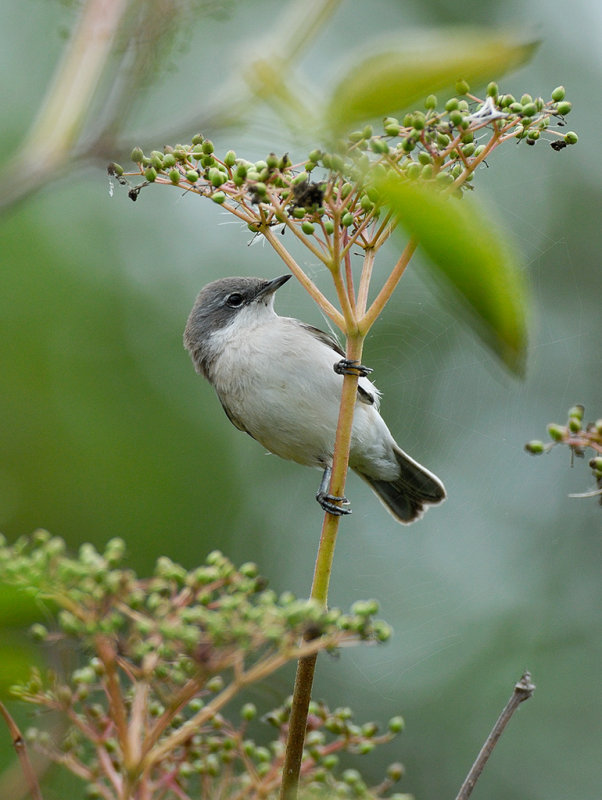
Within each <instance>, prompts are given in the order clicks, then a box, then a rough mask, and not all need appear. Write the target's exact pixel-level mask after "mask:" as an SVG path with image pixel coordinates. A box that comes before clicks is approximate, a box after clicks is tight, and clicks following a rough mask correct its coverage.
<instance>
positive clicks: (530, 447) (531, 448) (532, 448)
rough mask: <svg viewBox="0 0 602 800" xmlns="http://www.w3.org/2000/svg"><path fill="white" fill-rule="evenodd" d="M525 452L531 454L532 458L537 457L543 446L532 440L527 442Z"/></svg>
mask: <svg viewBox="0 0 602 800" xmlns="http://www.w3.org/2000/svg"><path fill="white" fill-rule="evenodd" d="M525 450H526V451H527V453H531V455H532V456H538V455H539V454H540V453H543V452H544V450H545V445H544V443H543V442H540V441H539V440H538V439H533V441H532V442H527V444H526V445H525Z"/></svg>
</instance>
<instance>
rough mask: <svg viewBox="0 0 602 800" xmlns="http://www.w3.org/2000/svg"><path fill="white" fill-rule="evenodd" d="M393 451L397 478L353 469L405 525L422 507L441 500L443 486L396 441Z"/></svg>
mask: <svg viewBox="0 0 602 800" xmlns="http://www.w3.org/2000/svg"><path fill="white" fill-rule="evenodd" d="M394 452H395V458H396V460H397V463H398V465H399V477H397V478H395V479H394V480H392V481H386V480H380V479H378V478H374V477H372V476H371V475H366V474H365V473H363V472H360V471H359V470H355V471H356V472H357V474H358V475H359V476H360V477H361V478H363V479H364V480H365V481H366V482H367V483H369V484H370V486H371V487H372V489H373V491H374V492H375V493H376V494H377V495H378V498H379V500H380V501H381V502H382V503H383V505H384V506H385V507H386V509H387V510H388V511H389V512H390V513H391V514H392V515H393V516H394V517H395V519H397V520H399V522H402V523H403V524H404V525H408V524H409V523H410V522H414V521H415V520H417V519H420V517H421V516H422V515H423V514H424V512H425V511H426V507H428V506H434V505H437V503H441V502H443V500H445V498H446V494H445V487H444V486H443V484H442V483H441V481H440V480H439V478H437V476H436V475H433V473H432V472H429V471H428V469H426V468H425V467H423V466H421V465H420V464H418V462H417V461H414V459H413V458H410V456H409V455H407V453H404V452H403V450H402V449H401V448H400V447H398V446H397V445H396V444H395V445H394Z"/></svg>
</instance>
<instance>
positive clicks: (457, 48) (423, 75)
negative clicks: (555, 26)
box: [326, 28, 537, 134]
mask: <svg viewBox="0 0 602 800" xmlns="http://www.w3.org/2000/svg"><path fill="white" fill-rule="evenodd" d="M536 46H537V43H535V42H529V43H517V42H516V37H515V36H513V37H510V35H507V36H505V35H501V34H499V33H492V32H491V31H489V30H486V29H483V30H480V29H475V28H450V29H449V30H439V31H434V32H432V33H427V34H416V33H415V32H414V33H412V34H411V35H409V34H405V35H403V36H396V37H395V38H394V39H393V38H391V37H389V38H387V39H385V40H384V41H383V40H381V41H379V42H375V43H373V44H372V47H371V51H372V52H371V53H370V54H369V55H368V56H366V57H365V58H364V59H363V60H362V61H356V62H355V63H354V65H353V66H352V67H351V68H350V69H349V70H348V71H347V73H346V74H345V75H344V76H343V78H342V79H341V80H340V82H339V83H338V85H337V86H336V87H335V90H334V92H333V94H332V97H331V99H330V102H329V104H328V106H327V108H326V122H327V124H328V126H329V127H330V129H331V130H333V131H334V132H335V133H339V134H340V133H342V132H344V131H345V130H346V129H348V128H349V127H350V126H352V125H354V124H356V123H357V122H364V121H366V120H368V119H370V118H373V117H383V116H386V115H388V114H392V113H394V112H396V111H401V110H403V109H407V108H408V107H409V106H413V105H415V104H416V103H421V102H422V101H423V100H424V98H425V97H426V96H427V95H429V94H431V93H432V92H437V91H440V90H444V89H451V90H453V88H454V86H455V85H456V82H457V81H458V80H465V81H468V83H469V84H474V85H479V84H483V83H487V82H489V81H491V80H493V79H495V78H497V77H499V76H500V75H501V74H502V73H504V72H506V71H508V70H510V69H514V68H515V67H517V66H519V65H520V64H522V63H523V62H525V61H527V60H528V59H529V58H530V57H531V55H532V54H533V52H534V50H535V48H536Z"/></svg>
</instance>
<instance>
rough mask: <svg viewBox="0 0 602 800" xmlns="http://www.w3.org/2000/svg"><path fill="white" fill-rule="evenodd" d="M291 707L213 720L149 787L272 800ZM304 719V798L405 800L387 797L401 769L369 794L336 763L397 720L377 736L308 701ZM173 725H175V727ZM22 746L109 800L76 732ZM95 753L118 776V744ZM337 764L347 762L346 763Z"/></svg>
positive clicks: (33, 735) (400, 724)
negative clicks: (71, 769) (76, 767)
mask: <svg viewBox="0 0 602 800" xmlns="http://www.w3.org/2000/svg"><path fill="white" fill-rule="evenodd" d="M200 703H201V701H200V700H196V701H194V703H193V705H194V706H195V708H196V707H197V706H199V707H200ZM291 703H292V698H288V700H287V701H286V702H285V704H284V705H282V706H281V707H279V708H276V709H274V710H273V711H270V712H268V713H267V714H265V715H263V716H262V717H261V719H257V718H258V710H257V707H256V706H255V704H254V703H245V704H244V705H243V706H242V707H241V708H240V709H239V711H238V715H237V719H236V720H235V721H230V720H228V719H226V718H225V717H224V716H222V715H221V714H216V715H215V716H214V717H213V718H212V720H211V722H210V723H209V724H207V725H205V726H203V727H202V728H199V729H198V730H195V732H194V733H193V734H192V735H191V736H190V738H189V739H188V740H187V742H186V743H185V745H183V746H180V747H178V748H175V749H174V751H173V752H171V753H170V754H169V757H168V759H167V760H166V762H165V763H164V764H162V765H161V769H160V770H158V771H157V775H156V776H155V784H156V785H157V787H161V791H163V790H164V789H165V788H169V787H170V785H172V786H173V787H174V788H175V787H177V795H176V793H175V792H174V794H173V796H174V797H176V796H177V797H179V798H180V800H183V798H193V797H245V798H248V800H255V798H257V800H259V798H263V800H267V799H269V798H276V797H277V796H278V789H279V785H280V775H281V772H282V766H283V763H284V756H285V747H286V735H287V725H288V718H289V714H290V708H291ZM309 712H310V713H309V717H308V732H307V738H306V743H305V748H304V752H303V768H302V772H301V784H300V792H301V795H302V796H303V797H314V796H315V797H325V796H326V797H339V798H360V799H361V800H380V799H381V798H389V800H410V798H409V796H408V795H406V794H399V793H391V789H392V788H393V787H394V785H395V784H397V783H398V782H399V781H400V780H401V778H402V777H403V776H404V773H405V769H404V767H403V765H402V764H401V763H399V762H395V763H392V764H390V765H389V767H388V768H387V771H386V776H385V777H384V779H383V780H382V781H381V782H380V783H379V784H378V786H375V787H368V785H367V783H366V782H365V781H364V779H363V778H362V776H361V773H360V772H359V771H358V770H357V769H354V768H349V767H344V765H342V764H341V756H343V757H345V754H349V755H363V754H366V753H370V752H372V751H373V750H374V749H375V748H376V747H377V746H378V745H381V744H384V743H386V742H389V741H391V740H392V739H393V738H395V737H396V736H397V735H398V734H399V733H401V732H402V731H403V728H404V721H403V718H402V717H401V716H395V717H393V718H391V719H390V720H389V722H388V725H387V728H386V730H384V731H382V732H380V731H379V728H378V725H377V724H376V723H375V722H367V723H363V724H361V725H359V724H357V723H355V722H354V719H353V714H352V711H351V709H349V708H337V709H334V710H330V709H329V708H328V706H327V705H326V704H324V703H323V702H320V703H317V702H313V701H312V703H311V704H310V709H309ZM158 713H159V712H157V714H158ZM96 721H98V723H99V726H100V724H104V725H110V720H108V718H107V717H106V714H104V713H102V712H101V709H100V708H99V707H91V708H90V710H89V711H88V713H87V715H86V723H87V724H88V725H89V724H90V723H91V722H94V723H95V722H96ZM177 722H178V720H174V725H175V724H177ZM261 723H263V725H261ZM266 723H267V724H268V725H271V726H272V727H275V728H276V736H275V737H274V738H272V739H271V740H270V737H269V736H267V737H266V735H265V733H266V730H264V729H262V728H263V726H265V724H266ZM255 729H256V730H255ZM252 733H256V734H258V735H261V739H262V742H263V743H262V744H259V743H257V742H256V740H255V739H254V738H252V736H251V734H252ZM99 738H100V737H99ZM25 739H26V742H27V743H28V744H29V745H32V746H34V747H36V749H38V750H40V751H42V752H44V753H45V754H46V755H48V756H49V757H50V758H52V759H54V760H57V761H58V760H61V758H62V759H63V760H65V757H68V759H69V760H70V761H77V763H79V764H81V765H82V769H86V770H87V771H89V781H88V787H87V797H89V798H97V797H98V798H105V800H106V798H107V797H111V798H112V797H113V794H112V793H111V792H112V789H111V787H110V786H109V785H108V784H107V782H106V781H105V780H103V779H102V778H101V776H100V774H101V768H100V765H99V763H98V762H97V755H96V754H95V753H94V748H92V747H91V743H90V741H87V740H86V739H85V737H84V735H83V733H82V730H81V729H78V728H76V727H74V726H72V727H71V728H70V729H69V731H68V732H67V733H66V734H65V735H64V737H63V739H62V740H61V742H60V743H59V744H58V745H55V744H53V742H52V740H51V737H50V735H49V734H48V732H46V731H43V730H40V729H37V728H34V727H32V728H29V729H28V730H27V732H26V735H25ZM96 747H97V748H98V747H101V748H102V751H103V759H104V760H109V761H110V763H111V765H112V768H113V769H114V770H115V771H116V772H117V773H119V771H120V769H121V764H120V754H119V744H118V742H117V740H116V739H115V738H114V737H107V736H104V737H103V738H102V741H101V742H97V743H96ZM344 760H345V761H346V762H347V763H348V761H349V759H348V758H347V759H344ZM83 765H85V767H84V766H83ZM148 796H149V797H152V796H153V795H152V794H150V795H148ZM157 796H158V797H165V796H171V795H169V794H168V795H165V794H161V793H160V791H159V789H158V790H157Z"/></svg>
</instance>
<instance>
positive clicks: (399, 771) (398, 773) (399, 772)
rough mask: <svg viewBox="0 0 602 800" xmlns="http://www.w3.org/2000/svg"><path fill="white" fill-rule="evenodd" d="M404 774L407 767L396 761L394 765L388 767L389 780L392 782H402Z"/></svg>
mask: <svg viewBox="0 0 602 800" xmlns="http://www.w3.org/2000/svg"><path fill="white" fill-rule="evenodd" d="M404 773H405V767H404V766H403V764H400V763H399V762H398V761H396V762H395V763H394V764H389V766H388V767H387V778H389V780H390V781H394V782H397V781H399V780H401V779H402V778H403V775H404Z"/></svg>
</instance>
